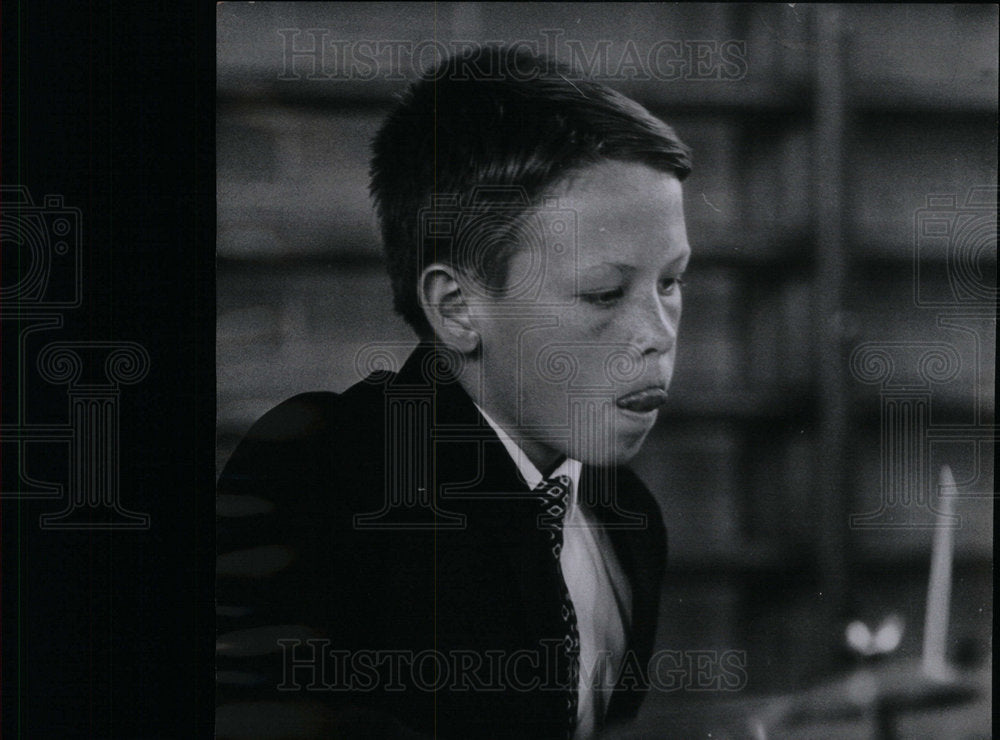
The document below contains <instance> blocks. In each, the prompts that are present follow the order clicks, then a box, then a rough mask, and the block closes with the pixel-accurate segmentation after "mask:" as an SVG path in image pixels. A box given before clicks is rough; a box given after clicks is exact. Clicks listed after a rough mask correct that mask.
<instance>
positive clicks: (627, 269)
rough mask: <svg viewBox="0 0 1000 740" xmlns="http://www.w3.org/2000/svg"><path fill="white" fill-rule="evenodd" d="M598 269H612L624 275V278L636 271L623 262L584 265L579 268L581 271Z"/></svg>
mask: <svg viewBox="0 0 1000 740" xmlns="http://www.w3.org/2000/svg"><path fill="white" fill-rule="evenodd" d="M599 267H613V268H615V269H616V270H618V271H619V272H622V273H624V274H625V275H626V276H629V275H632V274H633V273H634V272H635V271H636V267H635V266H634V265H629V264H627V263H625V262H608V261H605V262H597V263H595V264H593V265H586V266H585V267H583V268H581V270H595V269H597V268H599Z"/></svg>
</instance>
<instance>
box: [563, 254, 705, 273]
mask: <svg viewBox="0 0 1000 740" xmlns="http://www.w3.org/2000/svg"><path fill="white" fill-rule="evenodd" d="M690 256H691V254H690V251H688V250H685V251H684V252H682V253H681V254H679V255H677V256H676V257H674V258H673V259H672V260H670V262H668V263H667V264H666V266H667V267H673V266H674V265H677V264H680V263H683V262H686V261H687V259H688V258H689V257H690ZM598 267H613V268H615V269H616V270H618V271H620V272H621V273H623V274H624V275H625V276H626V277H629V276H631V275H633V274H634V273H635V272H637V271H638V268H637V267H636V266H635V265H630V264H628V263H627V262H611V261H607V260H606V261H604V262H597V263H595V264H593V265H585V266H584V267H581V268H580V271H581V272H584V271H586V270H594V269H596V268H598Z"/></svg>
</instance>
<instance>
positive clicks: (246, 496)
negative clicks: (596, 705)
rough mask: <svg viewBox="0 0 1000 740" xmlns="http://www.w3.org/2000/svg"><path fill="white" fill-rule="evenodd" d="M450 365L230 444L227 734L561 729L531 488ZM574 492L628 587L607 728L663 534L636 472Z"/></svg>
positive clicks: (222, 612)
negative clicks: (624, 634) (627, 621)
mask: <svg viewBox="0 0 1000 740" xmlns="http://www.w3.org/2000/svg"><path fill="white" fill-rule="evenodd" d="M440 360H441V358H440V357H439V356H438V355H437V354H436V353H435V352H434V351H433V350H432V349H431V348H429V347H427V346H421V347H419V348H418V349H417V351H415V352H414V353H413V355H411V357H410V358H409V359H408V360H407V362H406V364H405V365H404V366H403V368H401V370H400V372H399V373H398V374H393V373H382V374H375V375H372V376H369V377H368V378H366V379H365V380H364V381H362V382H361V383H358V384H357V385H355V386H353V387H352V388H350V389H349V390H347V391H346V392H344V393H343V394H340V395H336V394H332V393H307V394H303V395H299V396H296V397H294V398H292V399H290V400H288V401H286V402H284V403H282V404H281V405H279V406H278V407H276V408H275V409H273V410H272V411H270V412H269V413H268V414H266V415H265V416H264V417H263V418H262V419H260V421H258V422H257V423H256V424H255V425H254V427H253V428H252V429H251V431H250V432H249V433H248V434H247V436H246V437H245V439H244V440H243V441H242V442H241V443H240V445H239V446H238V448H237V449H236V451H235V452H234V453H233V455H232V457H231V459H230V461H229V463H228V465H227V466H226V468H225V470H224V472H223V474H222V477H221V479H220V481H219V506H218V509H219V518H218V528H219V529H218V537H219V567H218V581H217V604H218V609H219V618H218V624H217V627H218V632H219V650H218V665H217V667H218V670H219V682H218V684H217V704H218V705H220V708H219V712H218V725H219V726H218V733H219V737H220V738H225V737H238V736H244V737H253V736H255V735H257V734H261V735H262V734H264V732H265V730H264V729H262V728H264V727H265V726H270V725H276V726H283V727H285V729H287V730H288V732H287V733H286V735H281V736H288V737H303V736H310V735H315V736H322V737H337V736H343V737H355V736H356V737H376V736H384V737H409V736H410V735H409V734H408V732H409V731H411V730H412V731H414V732H416V733H420V734H423V735H427V736H430V735H435V736H437V737H442V738H444V737H454V738H473V737H490V738H504V737H512V738H513V737H518V738H525V737H538V738H550V737H551V738H562V737H565V729H566V725H565V721H566V720H565V718H566V711H565V707H566V691H567V690H568V688H569V681H568V674H567V666H565V665H562V664H561V663H560V660H559V658H558V656H559V651H558V649H556V647H555V646H556V645H557V643H558V641H559V640H560V639H561V638H562V637H563V631H562V628H561V621H560V616H559V613H560V607H561V601H560V593H559V587H558V583H557V582H556V580H555V578H557V576H555V575H554V574H553V572H552V569H551V568H549V567H545V563H546V562H547V561H546V557H547V553H546V550H545V548H546V547H547V545H546V535H545V533H544V532H543V531H542V530H541V529H540V528H539V526H538V513H539V506H538V503H537V499H536V498H535V497H534V496H532V495H531V494H530V493H529V492H528V490H527V487H526V485H525V484H524V482H523V481H522V480H521V478H520V476H519V475H518V472H517V469H516V466H515V465H514V462H513V461H512V460H511V459H510V456H509V455H508V454H507V452H506V450H505V449H504V447H503V445H502V443H501V442H500V441H499V439H498V438H497V437H496V435H495V434H494V432H493V431H492V429H491V428H490V427H489V426H488V425H487V424H486V422H485V421H484V420H483V418H482V416H481V415H480V414H479V413H478V411H477V410H476V408H475V406H474V405H473V404H472V402H471V399H469V397H468V395H467V394H466V393H465V391H464V390H463V389H462V388H461V386H460V385H459V384H458V383H457V382H455V381H454V380H453V379H452V377H451V375H450V374H449V373H448V372H447V370H446V369H444V365H443V363H442V362H441V361H440ZM580 496H581V499H582V500H583V501H587V502H589V503H590V505H591V507H592V510H593V511H594V512H595V514H596V515H597V517H598V518H599V519H600V520H601V522H602V523H604V524H605V525H606V526H607V527H608V531H609V537H610V540H611V542H612V543H613V546H614V549H615V554H616V555H617V557H618V559H619V561H620V562H621V565H622V567H623V570H624V572H625V573H626V574H627V577H628V578H629V581H630V584H631V588H632V593H633V603H632V620H631V621H632V623H631V625H629V626H628V650H629V654H628V655H627V658H626V667H625V670H624V671H623V676H622V681H620V683H619V687H618V689H616V692H615V695H614V697H613V699H612V702H611V704H610V706H609V710H608V722H609V723H613V722H616V721H621V720H624V719H628V718H629V717H631V716H633V715H634V714H635V712H636V710H637V708H638V706H639V703H640V702H641V700H642V696H643V691H642V686H641V685H640V684H641V680H637V676H638V675H639V673H638V672H637V671H640V670H641V669H644V667H645V663H646V662H647V661H648V659H649V656H650V652H651V649H652V642H653V635H654V630H655V625H656V620H657V615H658V603H659V588H660V580H661V577H662V573H663V568H664V566H665V562H666V538H665V531H664V527H663V522H662V518H661V515H660V512H659V509H658V507H657V506H656V503H655V501H654V500H653V498H652V496H651V495H650V493H649V491H648V490H647V489H646V487H645V486H644V485H643V484H642V482H641V481H640V480H639V479H638V478H637V477H636V476H635V475H634V474H633V473H631V472H630V471H629V470H627V469H625V468H616V469H605V470H598V469H596V468H589V467H587V466H585V467H584V472H583V475H582V477H581V490H580ZM310 637H311V638H314V641H313V642H306V639H307V638H310ZM279 638H286V639H292V640H293V642H288V643H285V644H284V645H282V646H279V644H278V642H277V641H278V639H279ZM294 640H299V642H298V643H296V642H294ZM276 686H277V687H278V688H277V689H276ZM303 686H304V688H303ZM574 689H575V687H574ZM269 723H270V724H269ZM278 734H280V733H278ZM273 736H276V735H273Z"/></svg>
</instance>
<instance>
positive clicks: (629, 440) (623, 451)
mask: <svg viewBox="0 0 1000 740" xmlns="http://www.w3.org/2000/svg"><path fill="white" fill-rule="evenodd" d="M648 434H649V431H648V430H646V431H643V432H640V433H633V434H622V433H619V434H618V435H617V437H616V438H615V439H613V440H607V441H606V442H605V444H600V445H598V444H582V445H570V449H569V450H568V451H567V453H566V454H567V455H568V456H569V457H571V458H573V459H574V460H579V461H580V462H582V463H583V464H584V465H593V466H595V467H599V468H610V467H614V466H616V465H625V464H626V463H628V462H630V461H631V460H632V458H633V457H635V456H636V455H637V454H638V453H639V450H641V449H642V445H643V442H645V441H646V436H647V435H648Z"/></svg>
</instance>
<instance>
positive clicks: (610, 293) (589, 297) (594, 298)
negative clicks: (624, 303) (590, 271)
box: [582, 288, 625, 306]
mask: <svg viewBox="0 0 1000 740" xmlns="http://www.w3.org/2000/svg"><path fill="white" fill-rule="evenodd" d="M623 295H625V291H623V290H622V289H621V288H612V289H611V290H599V291H596V292H594V293H584V294H583V296H582V297H583V299H584V300H585V301H587V302H588V303H593V304H594V305H597V306H610V305H612V304H613V303H615V302H616V301H617V300H619V299H620V298H621V297H622V296H623Z"/></svg>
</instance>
